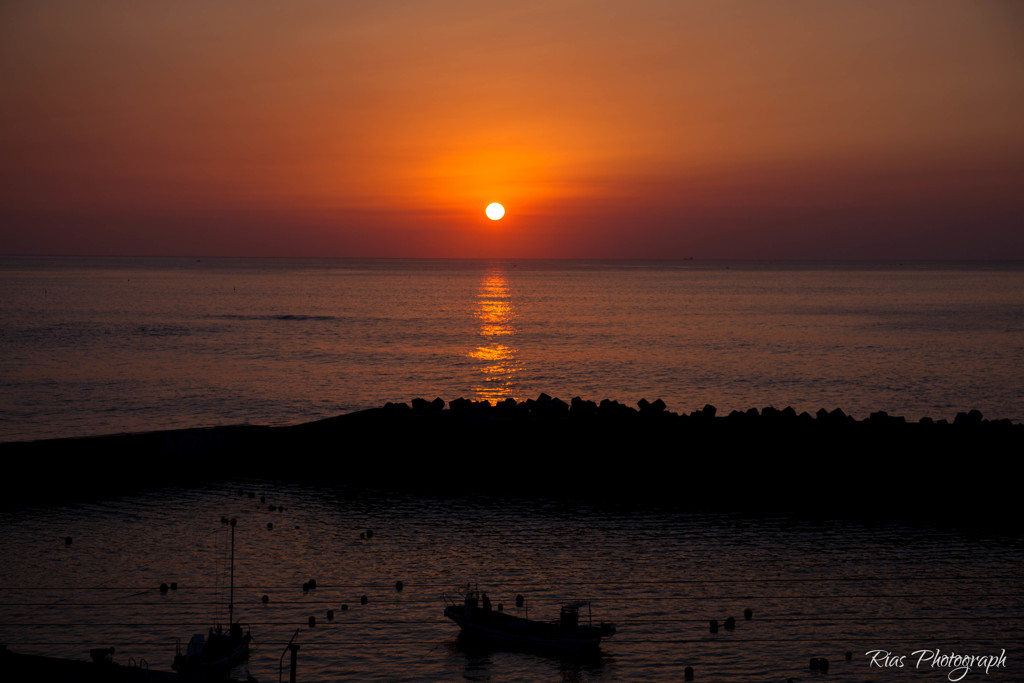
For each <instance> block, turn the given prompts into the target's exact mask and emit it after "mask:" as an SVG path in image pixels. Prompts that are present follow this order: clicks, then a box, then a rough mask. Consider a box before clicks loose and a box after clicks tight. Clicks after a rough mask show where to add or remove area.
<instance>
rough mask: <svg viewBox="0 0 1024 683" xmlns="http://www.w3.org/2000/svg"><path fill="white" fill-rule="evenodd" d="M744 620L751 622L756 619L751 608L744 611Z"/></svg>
mask: <svg viewBox="0 0 1024 683" xmlns="http://www.w3.org/2000/svg"><path fill="white" fill-rule="evenodd" d="M743 618H744V619H746V620H747V621H750V620H751V619H753V618H754V610H752V609H750V608H749V607H748V608H747V609H745V610H743Z"/></svg>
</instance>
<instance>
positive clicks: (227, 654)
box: [171, 519, 252, 676]
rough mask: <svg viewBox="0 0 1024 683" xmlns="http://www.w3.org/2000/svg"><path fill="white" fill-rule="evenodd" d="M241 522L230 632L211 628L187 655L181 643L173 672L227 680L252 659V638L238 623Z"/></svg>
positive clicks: (199, 636) (198, 635) (190, 646)
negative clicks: (218, 677)
mask: <svg viewBox="0 0 1024 683" xmlns="http://www.w3.org/2000/svg"><path fill="white" fill-rule="evenodd" d="M237 522H238V520H236V519H232V520H231V521H230V522H229V523H230V525H231V594H230V598H229V600H228V628H227V630H224V629H223V628H221V626H220V624H218V625H217V626H214V627H211V628H210V630H209V632H208V633H207V634H206V636H205V637H204V636H203V634H202V633H196V634H194V635H193V636H192V638H191V639H190V640H189V642H188V647H187V648H186V649H185V652H182V651H181V641H180V640H179V641H178V646H177V651H176V653H175V655H174V664H172V665H171V668H172V669H174V670H175V671H177V672H178V673H179V674H190V675H198V674H202V675H208V676H209V675H212V676H226V675H227V674H228V672H229V671H231V669H233V668H234V667H236V666H238V665H239V664H241V663H242V662H244V661H245V660H247V659H248V658H249V643H250V642H251V641H252V634H251V633H250V632H248V631H246V632H245V633H242V625H241V624H239V623H237V622H235V618H234V617H235V525H236V524H237Z"/></svg>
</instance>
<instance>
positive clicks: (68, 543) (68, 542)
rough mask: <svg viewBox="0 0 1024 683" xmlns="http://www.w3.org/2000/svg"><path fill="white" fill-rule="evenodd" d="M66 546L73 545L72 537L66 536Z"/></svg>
mask: <svg viewBox="0 0 1024 683" xmlns="http://www.w3.org/2000/svg"><path fill="white" fill-rule="evenodd" d="M64 545H71V537H70V536H65V537H64Z"/></svg>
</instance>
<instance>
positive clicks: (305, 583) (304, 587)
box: [302, 581, 309, 593]
mask: <svg viewBox="0 0 1024 683" xmlns="http://www.w3.org/2000/svg"><path fill="white" fill-rule="evenodd" d="M302 592H303V593H308V592H309V581H303V582H302Z"/></svg>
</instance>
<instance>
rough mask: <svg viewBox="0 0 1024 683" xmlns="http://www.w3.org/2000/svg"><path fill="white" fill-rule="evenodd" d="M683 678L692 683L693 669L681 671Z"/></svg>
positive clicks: (688, 668) (690, 667)
mask: <svg viewBox="0 0 1024 683" xmlns="http://www.w3.org/2000/svg"><path fill="white" fill-rule="evenodd" d="M683 678H685V679H686V680H688V681H692V680H693V667H692V666H688V667H686V668H685V669H683Z"/></svg>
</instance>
